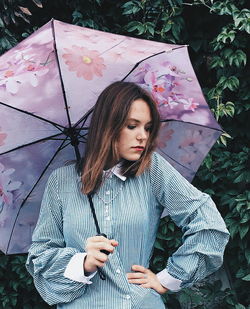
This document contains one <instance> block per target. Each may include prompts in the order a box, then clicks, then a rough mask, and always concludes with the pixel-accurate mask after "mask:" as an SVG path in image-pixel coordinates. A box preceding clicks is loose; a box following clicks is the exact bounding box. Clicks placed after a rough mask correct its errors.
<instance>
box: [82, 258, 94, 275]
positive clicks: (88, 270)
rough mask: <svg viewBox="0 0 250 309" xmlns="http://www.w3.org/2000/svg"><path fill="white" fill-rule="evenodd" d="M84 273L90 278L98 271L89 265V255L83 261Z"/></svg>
mask: <svg viewBox="0 0 250 309" xmlns="http://www.w3.org/2000/svg"><path fill="white" fill-rule="evenodd" d="M83 271H84V275H85V276H90V275H92V274H93V273H94V272H96V271H97V267H96V266H94V265H91V264H90V263H89V261H88V255H86V256H85V258H84V260H83Z"/></svg>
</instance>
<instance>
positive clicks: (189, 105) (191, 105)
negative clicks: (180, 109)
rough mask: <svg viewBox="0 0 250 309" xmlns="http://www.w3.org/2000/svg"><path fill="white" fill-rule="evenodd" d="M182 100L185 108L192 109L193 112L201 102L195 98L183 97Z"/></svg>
mask: <svg viewBox="0 0 250 309" xmlns="http://www.w3.org/2000/svg"><path fill="white" fill-rule="evenodd" d="M181 102H182V103H184V109H185V110H191V111H192V112H194V111H195V109H196V108H197V107H198V106H199V105H200V104H199V103H196V102H194V99H193V98H188V99H182V100H181Z"/></svg>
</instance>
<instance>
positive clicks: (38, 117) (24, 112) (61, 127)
mask: <svg viewBox="0 0 250 309" xmlns="http://www.w3.org/2000/svg"><path fill="white" fill-rule="evenodd" d="M0 104H1V105H3V106H5V107H8V108H12V109H14V110H16V111H18V112H20V113H23V114H26V115H29V116H32V117H34V118H37V119H39V120H42V121H45V122H48V123H50V124H52V125H53V126H54V127H56V128H57V129H58V130H60V131H61V132H63V130H64V127H63V126H61V125H60V124H57V123H55V122H53V121H51V120H48V119H45V118H43V117H40V116H38V115H35V114H33V113H31V112H28V111H24V110H22V109H19V108H17V107H14V106H10V105H8V104H6V103H3V102H0Z"/></svg>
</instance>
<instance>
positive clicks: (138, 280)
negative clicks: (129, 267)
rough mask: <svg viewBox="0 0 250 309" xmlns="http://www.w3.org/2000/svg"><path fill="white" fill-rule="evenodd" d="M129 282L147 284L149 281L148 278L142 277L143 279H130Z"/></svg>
mask: <svg viewBox="0 0 250 309" xmlns="http://www.w3.org/2000/svg"><path fill="white" fill-rule="evenodd" d="M128 282H129V283H134V284H146V283H148V279H145V278H142V279H128Z"/></svg>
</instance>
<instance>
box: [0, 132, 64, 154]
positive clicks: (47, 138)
mask: <svg viewBox="0 0 250 309" xmlns="http://www.w3.org/2000/svg"><path fill="white" fill-rule="evenodd" d="M59 135H61V133H58V134H55V135H52V136H48V137H45V138H41V139H39V140H36V141H34V142H31V143H28V144H24V145H21V146H18V147H16V148H13V149H10V150H8V151H5V152H2V153H0V155H5V154H7V153H10V152H12V151H15V150H18V149H21V148H24V147H27V146H30V145H34V144H37V143H39V142H43V141H46V140H54V137H56V136H59ZM55 140H65V139H63V138H60V139H55Z"/></svg>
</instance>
